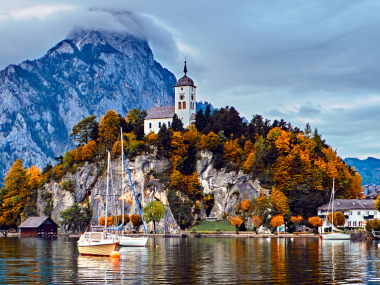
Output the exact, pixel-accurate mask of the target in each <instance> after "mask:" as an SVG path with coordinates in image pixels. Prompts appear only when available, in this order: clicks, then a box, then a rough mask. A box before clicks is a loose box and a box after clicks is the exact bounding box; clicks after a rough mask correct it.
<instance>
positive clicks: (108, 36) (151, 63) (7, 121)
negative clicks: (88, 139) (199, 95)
mask: <svg viewBox="0 0 380 285" xmlns="http://www.w3.org/2000/svg"><path fill="white" fill-rule="evenodd" d="M175 84H176V78H175V76H174V75H173V74H172V73H171V72H170V71H168V70H167V69H165V68H163V67H162V66H161V65H160V64H159V63H158V62H157V61H155V60H154V58H153V54H152V51H151V49H150V48H149V45H148V41H147V40H146V39H141V38H138V37H136V36H132V35H129V34H121V33H112V32H102V31H93V30H90V31H84V30H78V29H77V30H73V31H72V32H71V33H70V34H69V35H68V36H67V38H66V39H65V40H63V41H61V42H60V43H58V44H57V45H56V46H55V47H53V48H52V49H50V50H49V51H48V52H47V53H46V54H45V55H44V56H43V57H42V58H40V59H37V60H34V61H24V62H22V63H21V64H19V65H9V66H8V67H7V68H6V69H4V70H2V71H0V178H1V177H4V176H5V174H6V172H7V171H8V170H9V168H10V166H11V165H12V163H13V162H14V161H15V160H16V159H17V158H20V159H22V161H23V164H24V166H27V167H30V166H31V165H37V166H38V167H43V166H44V165H45V164H46V163H47V162H52V163H54V162H55V161H54V157H57V156H60V155H63V154H64V152H65V151H67V150H69V149H72V148H73V143H72V141H70V139H69V133H70V131H71V129H72V127H73V126H74V125H75V124H76V123H78V122H79V121H80V120H82V119H83V118H84V117H86V116H89V115H96V116H98V118H99V117H100V116H102V115H104V114H105V113H106V112H107V111H109V110H111V109H112V110H115V111H116V112H117V113H119V114H121V115H126V114H127V113H128V111H129V110H130V109H133V108H139V109H140V110H149V109H150V108H151V107H153V106H155V105H157V104H161V105H163V106H167V105H173V104H174V85H175Z"/></svg>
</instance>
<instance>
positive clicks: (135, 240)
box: [119, 129, 148, 247]
mask: <svg viewBox="0 0 380 285" xmlns="http://www.w3.org/2000/svg"><path fill="white" fill-rule="evenodd" d="M120 135H121V183H122V195H123V196H122V225H123V226H124V159H125V156H124V148H123V130H122V129H121V130H120ZM125 167H126V168H127V172H128V176H129V182H130V183H131V186H132V190H133V194H134V196H135V199H136V204H137V207H138V209H139V213H140V216H141V220H142V222H143V225H144V230H145V234H146V233H147V232H146V228H145V223H144V218H143V216H142V214H141V210H140V205H139V201H138V200H137V196H136V193H135V189H134V188H133V183H132V179H131V175H130V173H129V169H128V166H127V163H125ZM147 241H148V237H129V236H123V235H120V236H119V244H120V245H121V246H138V247H143V246H145V245H146V243H147Z"/></svg>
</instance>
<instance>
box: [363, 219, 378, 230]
mask: <svg viewBox="0 0 380 285" xmlns="http://www.w3.org/2000/svg"><path fill="white" fill-rule="evenodd" d="M365 229H366V230H367V231H368V232H371V231H372V229H373V230H374V231H380V220H378V219H373V220H369V221H368V222H367V224H366V225H365Z"/></svg>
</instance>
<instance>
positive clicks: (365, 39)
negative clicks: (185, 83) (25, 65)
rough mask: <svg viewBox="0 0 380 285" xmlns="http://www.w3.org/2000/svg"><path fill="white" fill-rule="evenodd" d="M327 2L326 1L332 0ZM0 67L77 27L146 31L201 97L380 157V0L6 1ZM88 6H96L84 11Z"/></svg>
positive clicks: (348, 152)
mask: <svg viewBox="0 0 380 285" xmlns="http://www.w3.org/2000/svg"><path fill="white" fill-rule="evenodd" d="M330 2H331V3H330ZM1 6H2V9H1V12H0V39H1V41H0V69H3V68H5V67H6V66H7V65H8V64H18V63H20V62H22V61H23V60H26V59H35V58H38V57H41V56H42V55H43V54H44V53H45V52H46V51H47V50H48V49H49V48H51V47H52V46H54V45H55V44H56V43H57V42H59V41H60V40H62V39H64V38H65V37H66V35H67V34H68V32H69V31H70V30H71V29H72V28H73V27H74V26H78V25H79V26H84V27H94V28H99V27H103V28H104V27H106V28H107V29H111V30H112V29H119V28H120V27H119V26H118V23H117V21H115V19H113V18H112V16H111V15H109V13H105V12H101V11H99V10H98V9H108V10H113V11H129V12H131V13H132V14H130V15H128V14H126V15H125V21H124V23H125V26H126V27H127V29H130V30H131V31H134V32H136V33H137V32H138V33H142V34H144V35H145V36H146V37H147V38H148V40H149V43H150V45H151V48H152V50H153V53H154V56H155V58H156V59H157V60H158V61H159V62H160V63H161V64H162V65H163V66H165V67H167V68H168V69H169V70H171V71H172V72H173V73H174V74H175V75H176V76H177V77H178V78H179V77H180V76H182V70H183V59H184V57H185V56H186V57H187V61H188V75H189V76H190V77H191V78H192V79H193V80H194V81H195V84H196V85H197V86H198V90H197V94H198V99H200V100H203V101H209V102H211V103H212V104H213V105H214V106H215V107H223V106H226V105H230V106H234V107H236V109H237V110H238V111H239V112H240V114H241V115H242V116H245V117H246V118H247V119H248V120H250V119H251V118H252V116H253V115H254V114H261V115H263V116H264V118H268V119H270V120H274V119H281V118H282V119H284V120H286V121H288V122H291V123H292V125H295V126H298V127H300V128H304V126H305V124H306V123H307V122H309V123H310V124H311V126H312V128H318V130H319V133H321V134H322V136H323V138H324V139H326V141H327V143H328V144H330V145H331V146H332V147H333V148H334V149H337V152H338V155H340V156H341V157H343V158H344V157H359V158H366V157H368V156H373V157H377V158H380V132H379V128H378V124H379V121H380V112H379V110H380V96H379V95H380V80H379V77H380V65H379V63H380V48H379V47H380V44H379V42H380V18H379V17H378V15H379V12H380V2H378V1H355V0H350V1H347V0H344V1H340V0H335V1H314V0H308V1H303V0H302V1H301V0H299V1H293V0H288V1H281V0H279V1H275V0H268V1H252V0H251V1H223V0H219V1H199V0H193V1H186V2H185V1H178V0H177V1H165V0H162V1H156V0H150V1H141V0H139V1H137V0H136V1H125V0H123V1H112V0H110V1H107V4H105V1H99V0H92V1H87V0H82V1H72V0H66V1H55V0H51V1H40V0H34V1H25V0H24V1H21V0H2V5H1ZM89 9H95V11H93V10H92V11H90V10H89Z"/></svg>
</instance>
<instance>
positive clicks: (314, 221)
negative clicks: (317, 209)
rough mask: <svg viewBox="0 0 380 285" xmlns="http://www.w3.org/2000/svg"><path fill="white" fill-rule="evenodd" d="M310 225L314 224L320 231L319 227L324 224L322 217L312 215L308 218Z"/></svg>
mask: <svg viewBox="0 0 380 285" xmlns="http://www.w3.org/2000/svg"><path fill="white" fill-rule="evenodd" d="M308 221H309V223H310V225H312V226H313V227H315V228H317V231H318V228H319V227H322V226H323V220H322V219H321V218H320V217H317V216H315V217H310V218H309V219H308Z"/></svg>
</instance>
